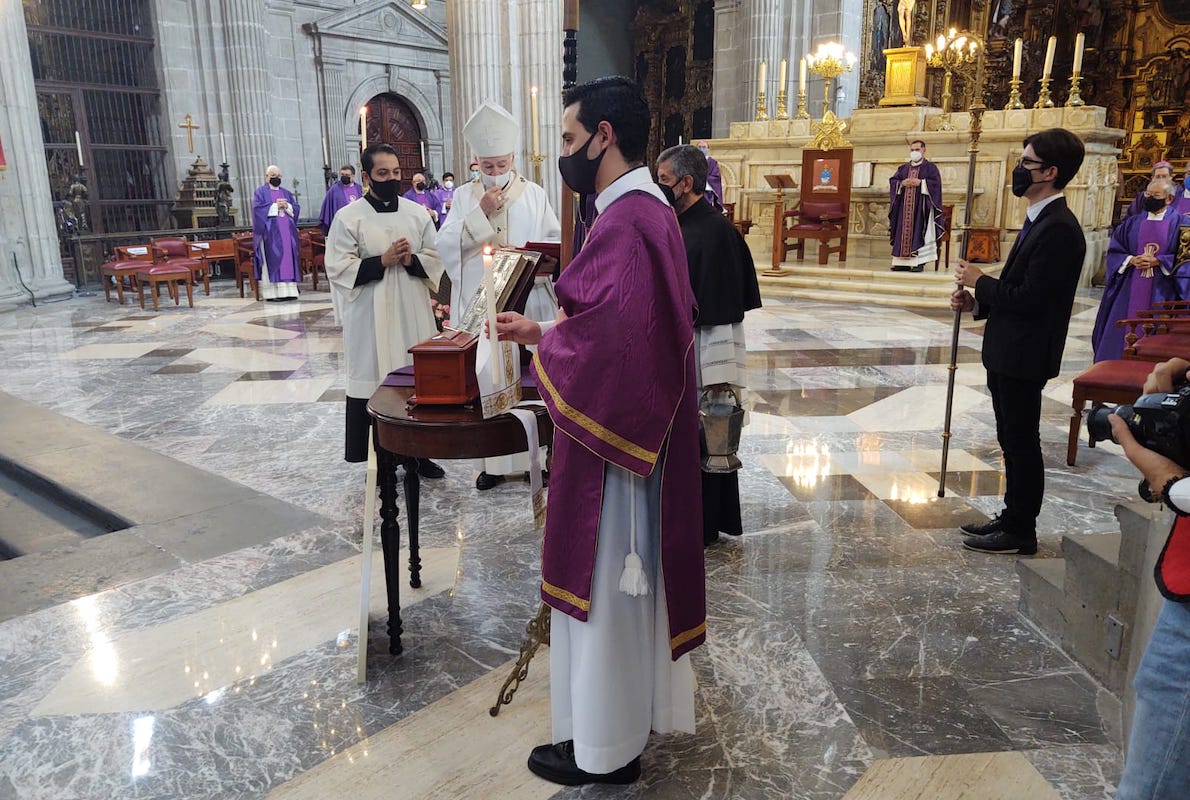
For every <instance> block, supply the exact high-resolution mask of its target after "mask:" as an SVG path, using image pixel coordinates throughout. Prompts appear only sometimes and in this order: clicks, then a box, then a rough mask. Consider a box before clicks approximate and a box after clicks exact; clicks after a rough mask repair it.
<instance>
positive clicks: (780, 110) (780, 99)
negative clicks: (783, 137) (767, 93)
mask: <svg viewBox="0 0 1190 800" xmlns="http://www.w3.org/2000/svg"><path fill="white" fill-rule="evenodd" d="M776 118H777V119H789V110H788V109H787V108H786V107H785V87H784V86H782V87H781V91H779V92H777V117H776Z"/></svg>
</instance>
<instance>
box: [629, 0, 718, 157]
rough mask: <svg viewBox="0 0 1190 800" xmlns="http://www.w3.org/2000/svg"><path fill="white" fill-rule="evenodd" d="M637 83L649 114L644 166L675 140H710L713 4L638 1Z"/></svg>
mask: <svg viewBox="0 0 1190 800" xmlns="http://www.w3.org/2000/svg"><path fill="white" fill-rule="evenodd" d="M632 35H633V59H634V71H635V78H636V80H637V82H638V83H640V85H641V86H642V87H643V89H644V92H645V99H646V100H647V101H648V103H649V109H650V110H651V114H652V125H651V130H650V139H649V149H648V163H652V162H653V161H654V160H656V158H657V156H658V154H660V152H661V151H662V150H664V149H665V148H667V147H672V146H673V145H676V144H677V143H678V141H679V140H681V141H683V142H687V143H689V142H692V141H695V140H698V139H709V138H711V97H712V86H713V75H714V52H715V42H714V37H715V8H714V2H713V1H712V0H641V2H640V5H639V7H638V9H637V12H636V17H635V19H634V20H633V23H632Z"/></svg>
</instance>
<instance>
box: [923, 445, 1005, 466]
mask: <svg viewBox="0 0 1190 800" xmlns="http://www.w3.org/2000/svg"><path fill="white" fill-rule="evenodd" d="M901 455H903V456H904V457H905V460H906V461H908V462H909V465H910V466H911V467H913V468H914V469H915V470H919V471H922V472H934V471H937V470H939V469H941V467H942V448H938V449H936V450H929V449H925V450H910V451H907V452H903V453H902V454H901ZM946 468H947V469H948V470H951V471H960V470H961V471H964V472H966V471H971V470H993V471H995V470H998V469H999V467H998V466H992V465H991V464H988V463H987V462H984V461H981V460H980V459H978V458H976V457H975V456H973V455H971V454H970V453H968V452H967V451H966V450H961V449H958V448H954V447H952V448H950V449H948V450H947V451H946Z"/></svg>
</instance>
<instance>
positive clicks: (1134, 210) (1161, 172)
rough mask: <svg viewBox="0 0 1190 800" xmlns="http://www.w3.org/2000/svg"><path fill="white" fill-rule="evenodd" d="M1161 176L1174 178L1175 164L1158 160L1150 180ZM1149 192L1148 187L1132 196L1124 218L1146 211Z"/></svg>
mask: <svg viewBox="0 0 1190 800" xmlns="http://www.w3.org/2000/svg"><path fill="white" fill-rule="evenodd" d="M1160 178H1165V179H1167V180H1173V164H1171V163H1169V162H1168V161H1158V162H1157V163H1156V164H1154V165H1153V173H1152V175H1150V176H1149V181H1150V182H1152V181H1155V180H1158V179H1160ZM1148 193H1149V192H1148V189H1147V188H1146V189H1145V191H1143V192H1141V193H1140V194H1138V195H1137V196H1136V197H1134V198H1132V202H1131V203H1130V204H1129V205H1128V210H1127V211H1126V212H1124V219H1128V217H1134V216H1136V215H1137V214H1141V213H1142V212H1144V210H1145V197H1146V196H1148Z"/></svg>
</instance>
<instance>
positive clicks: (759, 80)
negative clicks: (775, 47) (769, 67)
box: [756, 61, 764, 92]
mask: <svg viewBox="0 0 1190 800" xmlns="http://www.w3.org/2000/svg"><path fill="white" fill-rule="evenodd" d="M756 84H757V86H759V87H760V88H759V90H760V91H762V92H763V91H764V62H763V61H761V62H760V75H759V76H758V77H757V78H756Z"/></svg>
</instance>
